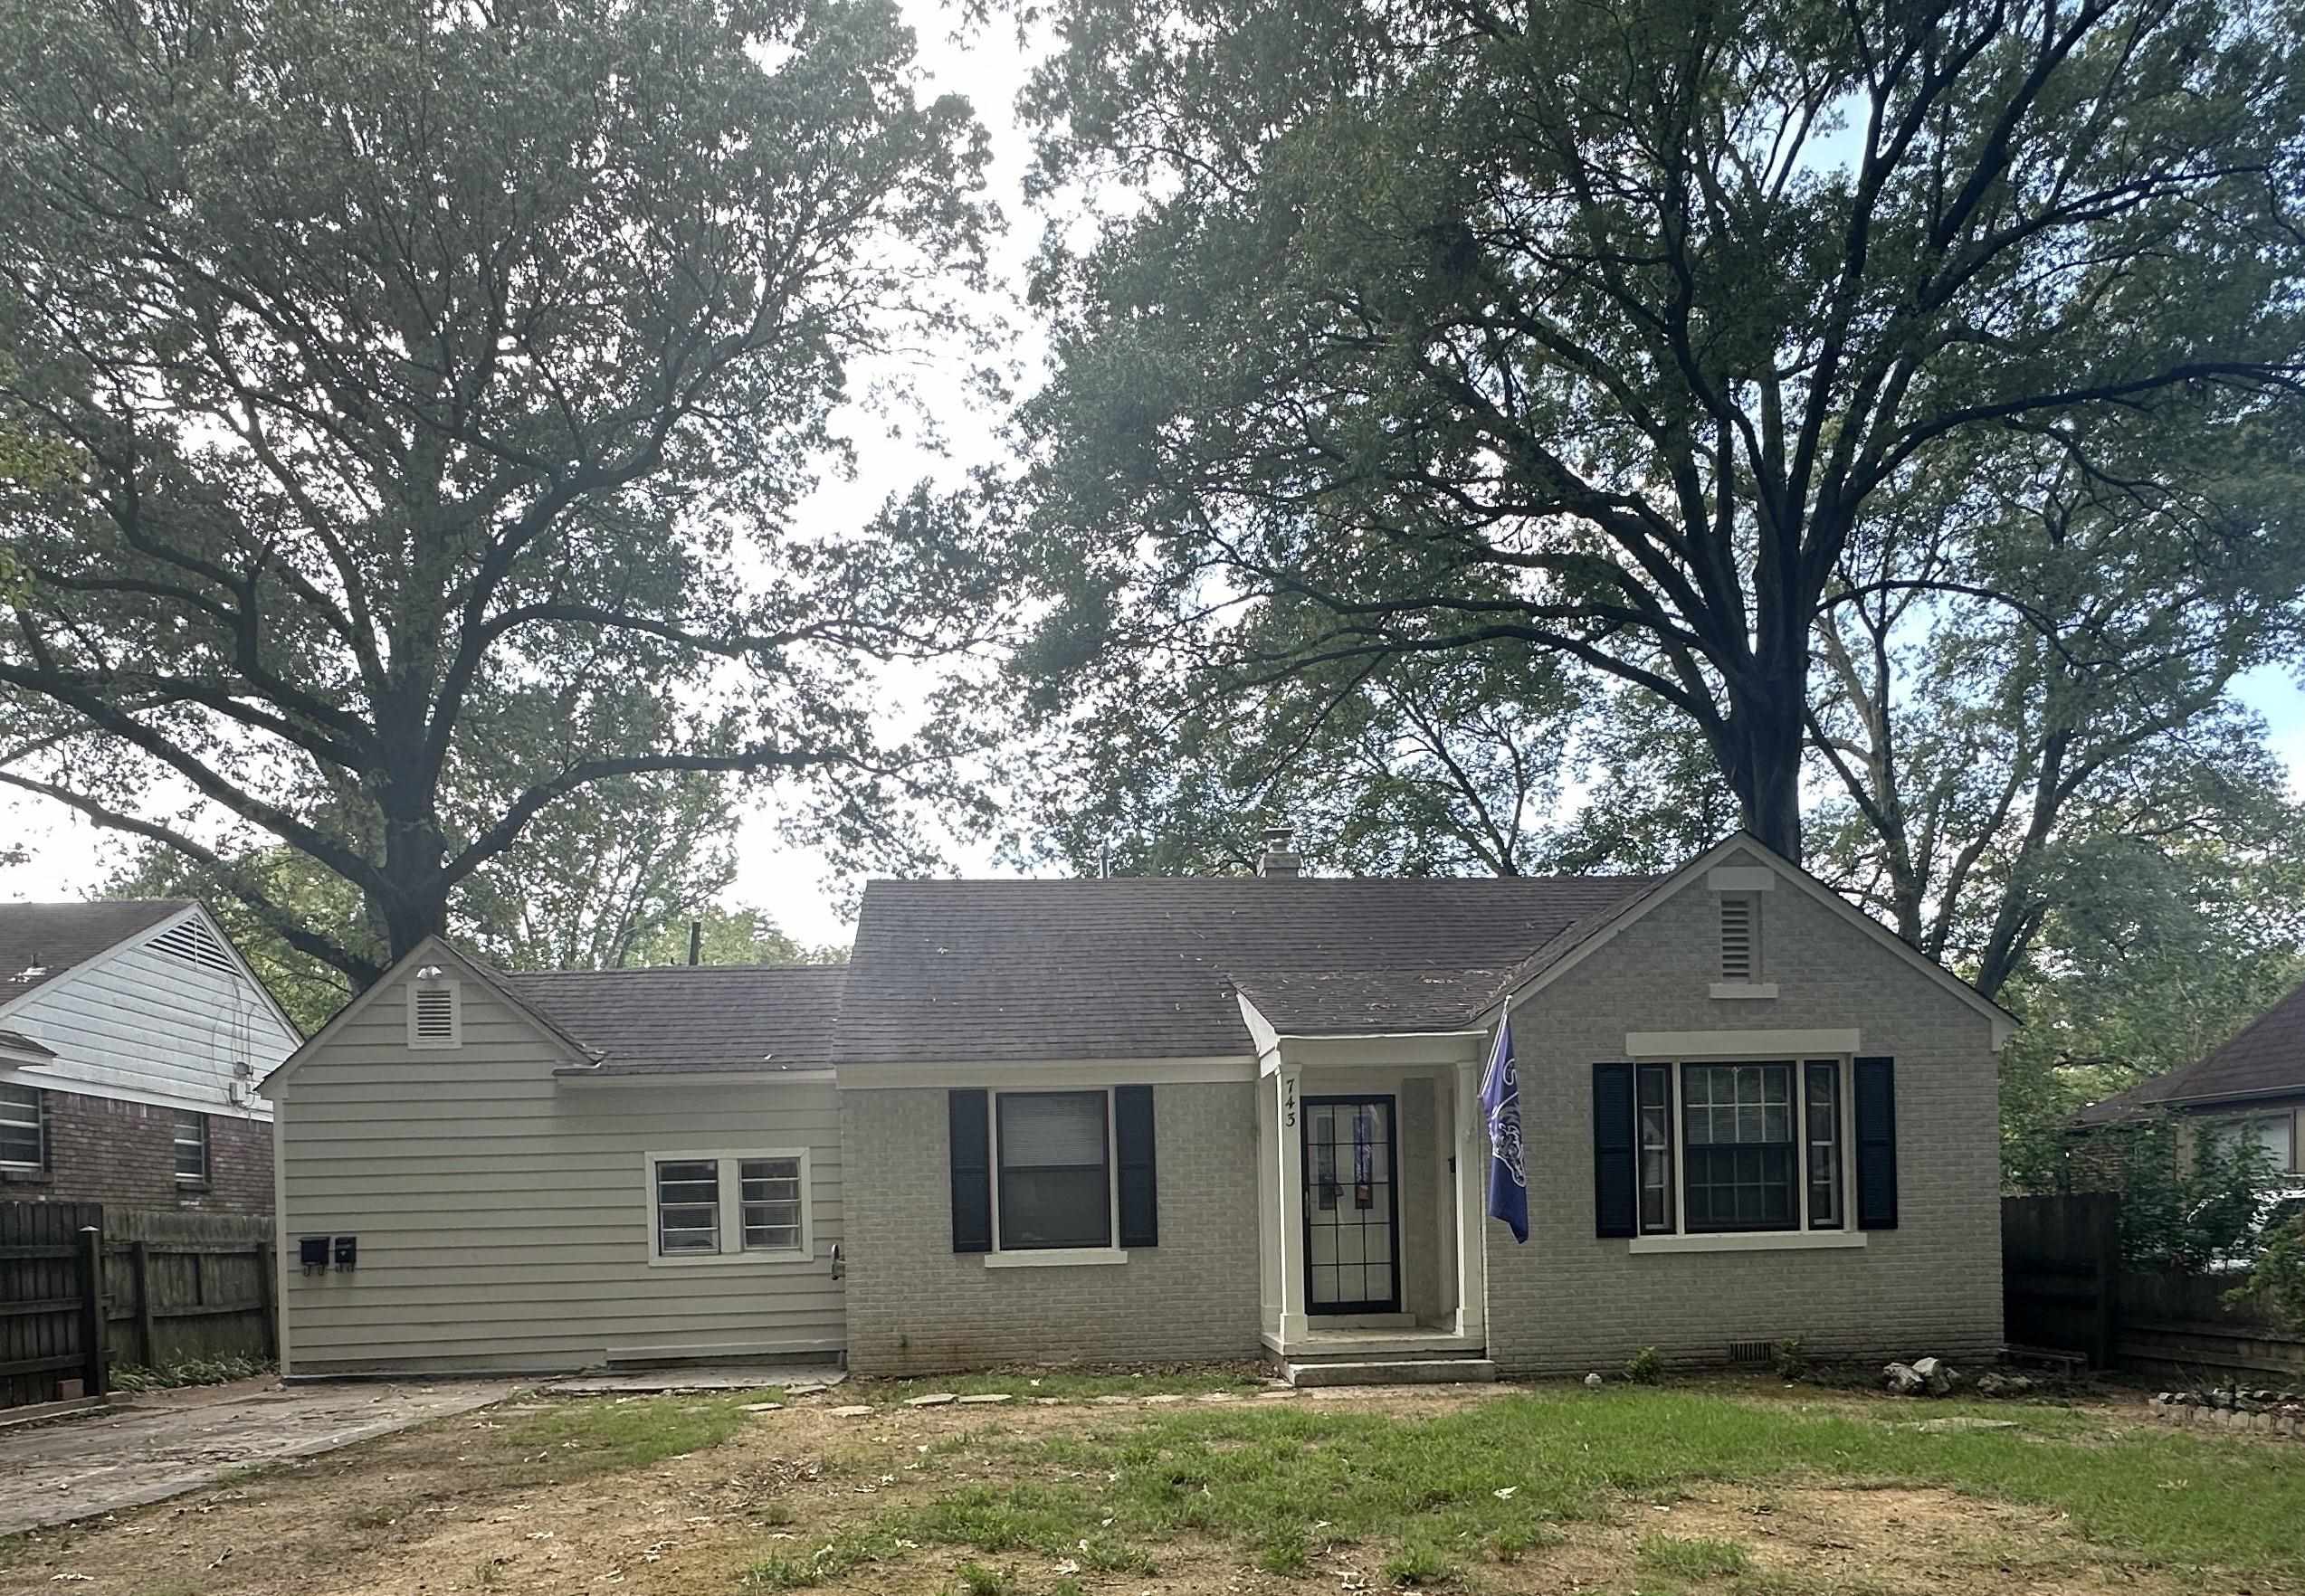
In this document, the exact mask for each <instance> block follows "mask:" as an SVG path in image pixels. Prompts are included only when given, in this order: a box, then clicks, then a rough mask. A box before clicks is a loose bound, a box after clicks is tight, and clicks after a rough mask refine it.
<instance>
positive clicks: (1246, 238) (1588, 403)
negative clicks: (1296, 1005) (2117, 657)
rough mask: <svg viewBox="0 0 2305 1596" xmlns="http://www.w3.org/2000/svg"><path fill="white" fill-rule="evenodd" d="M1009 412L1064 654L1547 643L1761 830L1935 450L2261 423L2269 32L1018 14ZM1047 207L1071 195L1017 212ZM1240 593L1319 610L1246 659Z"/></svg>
mask: <svg viewBox="0 0 2305 1596" xmlns="http://www.w3.org/2000/svg"><path fill="white" fill-rule="evenodd" d="M1052 10H1053V12H1054V14H1055V17H1056V24H1057V36H1058V37H1059V39H1060V40H1061V45H1060V48H1059V50H1058V52H1057V53H1056V54H1055V55H1054V57H1053V58H1052V60H1051V61H1050V62H1049V63H1048V64H1047V65H1046V67H1045V68H1044V70H1043V71H1042V72H1041V73H1040V74H1039V76H1038V78H1037V79H1036V81H1035V83H1034V86H1033V90H1032V91H1031V93H1030V95H1029V96H1028V104H1029V106H1030V109H1032V110H1033V112H1034V113H1035V114H1036V115H1037V117H1038V119H1039V123H1040V127H1041V129H1042V133H1043V138H1042V169H1041V173H1040V176H1041V180H1042V183H1043V185H1044V189H1045V192H1047V193H1048V194H1049V195H1052V196H1054V197H1055V201H1056V203H1058V204H1062V202H1063V200H1064V198H1065V196H1067V195H1071V194H1073V193H1076V192H1080V193H1086V194H1089V195H1110V194H1112V193H1114V192H1116V191H1117V192H1119V193H1121V194H1125V195H1127V197H1128V199H1129V204H1126V205H1124V206H1119V207H1114V208H1110V211H1109V216H1110V219H1109V220H1107V221H1105V222H1104V223H1102V224H1101V225H1100V226H1099V227H1097V228H1095V229H1094V230H1093V231H1091V233H1089V234H1088V237H1089V242H1087V243H1086V244H1085V245H1083V246H1081V247H1080V248H1078V249H1077V250H1076V249H1068V248H1067V247H1066V246H1065V242H1064V241H1065V240H1067V239H1069V238H1073V237H1078V236H1081V230H1080V229H1073V230H1072V231H1070V232H1067V231H1065V230H1063V229H1058V230H1054V231H1052V243H1051V245H1050V247H1049V249H1048V251H1047V252H1046V253H1045V256H1044V260H1043V267H1042V271H1041V273H1040V277H1039V280H1038V282H1037V284H1036V292H1037V293H1038V294H1039V295H1040V296H1041V298H1042V299H1043V302H1044V303H1045V304H1046V305H1048V306H1049V307H1050V308H1051V313H1052V318H1053V319H1054V327H1055V337H1054V370H1053V373H1052V380H1051V382H1050V384H1049V385H1048V386H1047V388H1046V389H1045V390H1044V392H1043V394H1041V395H1039V396H1038V397H1037V399H1036V400H1035V401H1034V402H1033V404H1032V405H1031V406H1030V407H1029V408H1028V409H1027V411H1026V412H1025V414H1024V423H1023V424H1024V437H1025V440H1026V442H1027V444H1028V446H1029V447H1030V448H1031V449H1032V450H1033V470H1034V474H1033V483H1032V486H1033V495H1032V503H1033V512H1034V513H1035V514H1036V516H1037V517H1038V518H1039V525H1040V526H1041V527H1042V528H1043V531H1044V532H1045V533H1046V534H1047V545H1048V546H1047V548H1046V550H1045V555H1044V557H1045V563H1046V568H1047V570H1048V571H1049V573H1050V575H1051V579H1052V586H1053V587H1054V589H1055V590H1056V591H1057V592H1058V593H1059V594H1061V595H1062V603H1059V604H1058V605H1057V606H1055V607H1054V608H1053V609H1052V613H1051V615H1050V620H1049V631H1050V633H1051V636H1052V640H1053V641H1052V644H1051V645H1050V647H1049V648H1048V650H1047V651H1046V654H1045V657H1046V658H1048V659H1051V660H1057V661H1060V662H1062V664H1063V665H1064V666H1065V667H1066V668H1067V669H1070V670H1080V671H1083V672H1086V673H1087V674H1089V675H1091V676H1093V675H1094V673H1095V672H1096V671H1097V670H1099V669H1100V663H1099V662H1100V660H1103V659H1106V658H1109V657H1110V644H1111V643H1112V642H1113V641H1116V640H1118V641H1120V642H1122V643H1124V644H1126V645H1128V646H1135V640H1136V639H1138V637H1140V636H1141V635H1142V634H1143V633H1144V632H1145V631H1146V630H1147V629H1148V628H1151V627H1159V628H1163V629H1166V630H1167V632H1170V633H1171V634H1173V635H1175V636H1176V637H1178V638H1180V639H1183V640H1186V641H1185V643H1183V644H1180V646H1189V647H1191V648H1192V649H1194V650H1195V651H1197V660H1196V661H1195V669H1196V670H1197V671H1198V672H1199V673H1200V674H1201V675H1202V676H1203V678H1204V679H1205V681H1206V682H1207V684H1208V689H1209V690H1210V691H1211V692H1212V693H1222V692H1225V691H1229V690H1232V689H1233V686H1234V685H1235V684H1240V683H1251V684H1253V683H1257V682H1262V681H1265V680H1269V679H1272V678H1273V677H1274V676H1275V675H1277V674H1280V673H1284V672H1289V671H1298V670H1325V669H1328V668H1329V667H1330V666H1331V665H1332V664H1334V663H1335V662H1336V661H1338V660H1367V659H1369V658H1372V657H1379V656H1384V655H1386V654H1391V653H1401V652H1421V651H1433V650H1442V649H1457V648H1463V649H1472V650H1485V649H1489V648H1491V647H1492V646H1493V645H1495V644H1498V643H1500V642H1502V643H1505V644H1507V645H1509V646H1510V647H1513V648H1516V649H1526V648H1529V647H1532V646H1533V647H1536V648H1539V649H1545V650H1551V651H1558V652H1560V653H1563V654H1566V655H1568V656H1571V657H1573V658H1575V659H1576V660H1581V661H1583V662H1585V663H1586V664H1587V665H1589V666H1591V667H1593V668H1595V669H1597V670H1602V671H1604V672H1607V673H1610V674H1612V675H1614V676H1616V677H1618V678H1620V679H1624V680H1626V681H1628V682H1630V683H1633V684H1634V685H1635V686H1637V687H1639V688H1640V689H1643V690H1645V691H1646V692H1648V693H1651V694H1653V695H1654V696H1655V697H1656V698H1658V699H1659V700H1661V701H1662V702H1663V703H1665V704H1666V705H1669V706H1670V707H1672V709H1673V710H1675V711H1676V712H1677V713H1679V714H1680V715H1681V716H1683V717H1686V718H1687V719H1688V721H1689V722H1690V723H1691V725H1693V726H1694V727H1696V728H1697V730H1698V731H1699V732H1700V735H1701V736H1703V738H1704V739H1705V741H1706V743H1707V745H1708V746H1709V747H1710V750H1711V753H1712V755H1713V758H1714V760H1715V762H1716V763H1717V765H1718V766H1719V770H1720V772H1721V774H1722V775H1723V777H1724V778H1725V780H1726V781H1727V782H1728V784H1729V787H1730V788H1731V790H1732V791H1733V792H1734V793H1736V795H1737V798H1738V803H1739V805H1740V808H1741V810H1742V812H1743V816H1744V820H1745V822H1746V823H1747V824H1748V826H1749V827H1750V828H1751V829H1752V830H1753V831H1756V832H1757V834H1758V835H1760V836H1761V837H1762V838H1763V839H1764V840H1765V841H1768V842H1770V843H1771V844H1773V845H1775V846H1776V847H1777V848H1778V849H1780V850H1783V851H1785V852H1786V853H1788V854H1792V855H1795V857H1797V856H1798V855H1799V853H1800V851H1801V835H1800V827H1801V810H1800V781H1801V772H1802V767H1803V763H1804V758H1805V742H1806V739H1807V732H1808V727H1807V721H1808V716H1809V713H1810V708H1811V693H1810V676H1811V670H1812V654H1811V651H1812V648H1813V645H1814V629H1815V627H1816V625H1817V623H1818V622H1819V620H1820V617H1821V616H1822V615H1823V614H1824V612H1825V611H1827V610H1828V609H1829V608H1830V607H1832V606H1833V605H1834V604H1835V603H1843V602H1846V601H1847V599H1848V597H1849V594H1848V592H1847V589H1846V585H1845V583H1844V582H1843V575H1842V566H1843V556H1844V555H1846V554H1847V552H1848V551H1849V548H1850V546H1851V543H1852V539H1853V538H1854V537H1857V536H1858V534H1859V530H1860V528H1861V527H1862V525H1863V523H1864V521H1865V519H1866V518H1867V516H1868V514H1869V513H1871V512H1872V510H1874V509H1875V508H1877V507H1879V506H1880V505H1881V504H1882V503H1884V502H1887V501H1893V500H1894V499H1896V497H1897V496H1898V495H1900V493H1903V492H1905V491H1907V490H1908V489H1910V487H1911V485H1912V484H1913V483H1915V482H1916V481H1917V480H1920V479H1921V478H1923V477H1925V476H1926V475H1927V474H1928V473H1929V472H1931V471H1932V470H1942V469H1943V468H1944V466H1945V463H1946V462H1947V461H1948V460H1949V459H1951V458H1953V457H1955V456H1956V455H1957V454H1959V453H1963V452H1966V451H1972V450H1975V449H1976V448H1978V447H1980V446H1983V445H1984V444H1985V443H1986V442H1989V441H1992V440H1996V439H2024V440H2027V441H2042V442H2047V443H2048V444H2050V445H2052V446H2053V447H2055V448H2060V449H2063V450H2066V451H2070V452H2072V454H2073V455H2074V456H2075V458H2076V461H2077V463H2078V465H2079V467H2080V469H2081V470H2089V469H2091V466H2092V462H2091V461H2089V460H2087V459H2086V458H2085V451H2086V449H2087V448H2088V446H2089V441H2090V439H2091V436H2092V435H2093V432H2092V430H2091V425H2090V423H2093V422H2095V421H2096V420H2098V419H2099V418H2101V417H2102V416H2104V415H2106V414H2108V413H2114V412H2119V413H2122V414H2124V415H2126V416H2127V417H2129V418H2130V421H2131V423H2132V425H2131V428H2130V436H2129V442H2128V443H2127V444H2126V445H2125V447H2124V451H2123V457H2122V461H2121V463H2122V465H2123V467H2124V468H2127V469H2142V470H2144V471H2145V472H2146V473H2147V474H2148V477H2149V476H2150V475H2151V474H2153V473H2155V472H2157V471H2159V470H2163V469H2164V468H2165V467H2167V466H2168V465H2169V464H2170V463H2171V462H2170V461H2169V460H2168V458H2167V456H2157V455H2156V453H2155V451H2154V449H2153V447H2152V438H2153V436H2154V434H2155V429H2157V428H2159V427H2164V426H2166V429H2167V436H2169V437H2171V438H2174V439H2179V440H2186V439H2191V438H2194V437H2195V436H2197V435H2198V433H2199V431H2200V430H2201V429H2202V428H2204V427H2205V426H2211V425H2216V424H2224V425H2242V424H2246V423H2247V422H2248V421H2249V419H2250V418H2251V417H2252V416H2253V414H2255V413H2260V412H2262V410H2263V409H2264V408H2265V407H2266V406H2269V405H2275V404H2286V403H2288V402H2289V401H2290V399H2291V394H2292V392H2293V390H2294V389H2295V388H2296V387H2297V386H2298V384H2299V380H2300V322H2299V319H2298V307H2297V304H2296V301H2295V296H2294V291H2293V285H2294V284H2295V282H2296V281H2297V280H2298V271H2299V269H2300V264H2305V247H2301V246H2305V234H2300V230H2299V228H2298V226H2297V217H2296V215H2295V210H2294V204H2295V200H2296V196H2297V185H2298V179H2299V176H2300V169H2299V155H2300V111H2301V110H2305V72H2300V70H2299V69H2300V50H2301V49H2305V43H2300V41H2305V28H2300V17H2299V14H2298V12H2297V9H2296V7H2295V6H2294V5H2284V4H2253V3H2252V4H2243V5H2238V6H2236V5H2224V4H2215V3H2213V0H1922V3H1921V4H1919V5H1908V4H1897V5H1888V4H1881V3H1880V0H1790V3H1789V4H1788V3H1784V0H1769V3H1768V4H1760V3H1758V0H1628V3H1627V4H1623V5H1606V6H1595V5H1566V4H1556V3H1553V0H1526V3H1523V4H1507V5H1492V4H1488V3H1487V0H1326V3H1322V4H1315V5H1304V4H1300V3H1297V0H1250V3H1248V4H1245V5H1244V4H1243V3H1242V0H1157V4H1156V3H1152V0H1057V4H1055V5H1053V7H1052ZM1057 216H1058V219H1059V220H1061V221H1062V220H1067V219H1068V218H1067V215H1066V213H1064V212H1063V211H1062V210H1059V212H1058V213H1057ZM1268 602H1280V603H1288V604H1290V605H1292V606H1303V605H1310V606H1313V607H1314V608H1316V609H1317V610H1318V611H1319V612H1320V613H1322V614H1323V615H1324V616H1325V618H1326V624H1325V625H1324V626H1321V627H1319V628H1316V629H1311V630H1310V632H1305V633H1304V634H1303V635H1302V641H1299V642H1295V643H1292V644H1291V646H1290V647H1289V648H1287V649H1286V650H1282V651H1274V650H1272V648H1270V647H1269V646H1267V640H1268V639H1269V637H1270V628H1268V627H1266V626H1264V625H1262V624H1261V623H1259V622H1258V621H1257V620H1256V618H1255V617H1256V613H1257V611H1258V609H1259V607H1260V605H1261V604H1262V603H1268Z"/></svg>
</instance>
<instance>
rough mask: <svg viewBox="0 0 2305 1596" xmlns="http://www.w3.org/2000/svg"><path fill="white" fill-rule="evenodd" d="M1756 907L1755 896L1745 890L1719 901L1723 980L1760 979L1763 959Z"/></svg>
mask: <svg viewBox="0 0 2305 1596" xmlns="http://www.w3.org/2000/svg"><path fill="white" fill-rule="evenodd" d="M1756 919H1757V906H1756V905H1755V904H1754V902H1753V899H1752V898H1750V897H1748V896H1746V895H1745V894H1742V893H1736V892H1731V893H1729V894H1727V895H1725V896H1724V897H1723V898H1721V900H1720V978H1721V979H1722V980H1723V981H1752V980H1755V979H1757V970H1758V967H1759V964H1760V960H1759V958H1758V957H1757V953H1758V941H1759V938H1758V935H1757V933H1758V930H1759V927H1758V926H1757V925H1756V924H1755V921H1756Z"/></svg>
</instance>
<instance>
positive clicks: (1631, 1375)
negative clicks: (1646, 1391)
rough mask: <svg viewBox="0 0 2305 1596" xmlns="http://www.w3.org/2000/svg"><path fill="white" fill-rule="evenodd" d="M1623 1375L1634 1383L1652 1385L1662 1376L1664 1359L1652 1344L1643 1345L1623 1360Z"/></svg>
mask: <svg viewBox="0 0 2305 1596" xmlns="http://www.w3.org/2000/svg"><path fill="white" fill-rule="evenodd" d="M1624 1377H1625V1378H1626V1379H1627V1380H1629V1381H1631V1382H1633V1383H1634V1384H1635V1385H1654V1384H1656V1383H1657V1382H1659V1381H1661V1380H1662V1379H1663V1378H1664V1359H1663V1358H1662V1357H1660V1356H1659V1355H1658V1354H1657V1349H1656V1348H1655V1347H1653V1346H1644V1347H1643V1348H1641V1350H1640V1351H1638V1352H1636V1353H1634V1354H1633V1355H1632V1356H1631V1357H1629V1358H1627V1359H1625V1361H1624Z"/></svg>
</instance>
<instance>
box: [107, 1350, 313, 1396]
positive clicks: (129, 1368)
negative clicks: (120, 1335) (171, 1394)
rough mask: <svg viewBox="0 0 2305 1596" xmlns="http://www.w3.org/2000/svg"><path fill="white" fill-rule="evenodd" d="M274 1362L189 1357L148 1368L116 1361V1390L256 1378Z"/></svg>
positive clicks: (163, 1388) (170, 1387) (168, 1388)
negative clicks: (179, 1361)
mask: <svg viewBox="0 0 2305 1596" xmlns="http://www.w3.org/2000/svg"><path fill="white" fill-rule="evenodd" d="M273 1368H274V1365H273V1364H272V1363H271V1360H269V1359H266V1358H240V1357H230V1356H226V1357H215V1358H186V1360H184V1361H183V1362H182V1363H168V1364H165V1365H163V1366H162V1367H160V1368H157V1369H147V1368H145V1367H143V1366H142V1365H140V1364H137V1363H127V1364H115V1365H114V1366H113V1369H112V1374H111V1381H112V1389H113V1390H114V1391H173V1390H175V1389H176V1388H177V1387H178V1386H184V1385H222V1384H224V1383H225V1382H227V1381H233V1380H253V1379H255V1378H256V1377H257V1376H258V1375H259V1374H270V1373H272V1371H273Z"/></svg>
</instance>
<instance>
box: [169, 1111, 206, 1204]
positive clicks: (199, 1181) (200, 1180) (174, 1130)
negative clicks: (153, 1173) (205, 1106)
mask: <svg viewBox="0 0 2305 1596" xmlns="http://www.w3.org/2000/svg"><path fill="white" fill-rule="evenodd" d="M187 1114H189V1115H191V1116H193V1117H194V1118H195V1120H197V1121H198V1122H199V1126H200V1173H198V1174H186V1173H184V1172H183V1171H182V1170H178V1171H177V1172H176V1184H177V1185H179V1186H205V1185H206V1184H207V1183H208V1181H209V1177H210V1176H211V1175H212V1174H213V1173H214V1164H215V1156H216V1153H215V1139H214V1135H212V1127H211V1126H209V1124H208V1116H207V1115H205V1114H204V1113H201V1112H199V1111H198V1110H196V1109H191V1108H179V1109H177V1110H176V1116H177V1117H176V1119H174V1120H171V1121H170V1122H169V1126H168V1152H169V1154H170V1155H171V1157H172V1158H173V1155H174V1154H175V1153H176V1149H177V1148H178V1147H181V1146H184V1145H186V1142H185V1140H184V1137H183V1135H182V1132H183V1130H184V1126H183V1124H182V1123H181V1120H182V1117H183V1116H185V1115H187Z"/></svg>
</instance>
